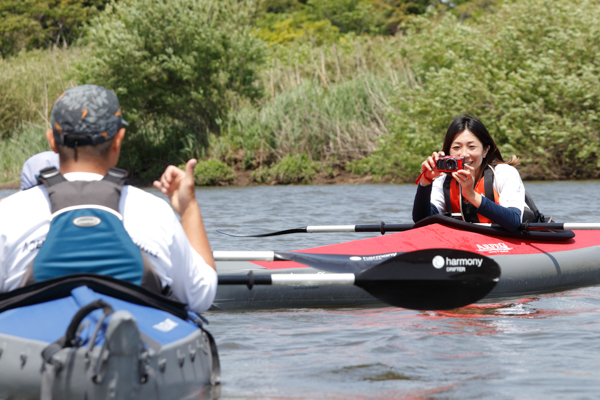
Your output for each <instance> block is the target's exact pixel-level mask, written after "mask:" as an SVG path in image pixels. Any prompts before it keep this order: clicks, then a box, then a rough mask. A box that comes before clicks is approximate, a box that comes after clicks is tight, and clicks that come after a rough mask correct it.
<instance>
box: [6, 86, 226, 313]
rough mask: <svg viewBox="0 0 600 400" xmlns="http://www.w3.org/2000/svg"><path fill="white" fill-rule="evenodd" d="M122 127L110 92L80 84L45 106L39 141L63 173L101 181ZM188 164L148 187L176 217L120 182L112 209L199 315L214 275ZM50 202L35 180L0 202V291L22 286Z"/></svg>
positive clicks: (44, 232) (166, 282)
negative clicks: (47, 118) (48, 110)
mask: <svg viewBox="0 0 600 400" xmlns="http://www.w3.org/2000/svg"><path fill="white" fill-rule="evenodd" d="M122 124H126V123H125V121H123V120H122V119H121V112H120V107H119V103H118V100H117V97H116V95H115V94H114V93H113V92H111V91H109V90H107V89H105V88H103V87H99V86H94V85H84V86H78V87H75V88H72V89H69V90H67V91H66V92H65V93H63V94H62V95H61V96H60V97H59V98H58V99H57V101H56V102H55V104H54V107H53V109H52V129H50V130H48V131H47V132H46V138H47V140H48V143H49V144H50V147H51V148H52V150H53V151H54V152H56V153H58V154H59V158H60V173H61V174H62V175H63V176H64V178H65V179H66V180H67V181H99V180H101V179H103V177H104V176H105V175H107V173H108V172H109V170H110V169H111V168H112V167H115V166H116V165H117V162H118V160H119V154H120V149H121V144H122V142H123V138H124V136H125V129H124V128H123V127H122ZM195 164H196V160H190V161H188V163H187V165H186V170H185V172H184V171H181V170H180V169H178V168H176V167H174V166H169V167H168V168H167V169H166V170H165V172H164V173H163V175H162V177H161V178H160V180H159V181H156V182H154V186H155V187H157V188H158V189H160V190H161V191H162V193H164V194H166V195H168V197H169V199H170V201H171V205H172V207H173V209H174V210H175V211H176V212H178V213H179V215H180V216H181V222H179V220H178V219H177V217H176V215H175V213H174V212H173V209H171V207H169V205H168V204H167V203H166V202H164V201H163V200H161V199H159V198H158V197H155V196H153V195H151V194H149V193H147V192H144V191H142V190H140V189H137V188H134V187H131V186H128V185H124V186H122V187H121V188H120V192H121V195H120V199H118V213H119V214H120V215H121V216H122V221H123V222H122V223H123V226H124V228H125V230H126V232H127V234H128V235H129V237H130V238H131V240H132V241H133V243H134V244H135V245H136V246H137V248H139V249H140V250H141V252H142V254H143V256H144V258H146V259H147V260H148V261H149V262H150V264H151V265H152V267H153V269H154V271H155V273H156V275H157V276H158V278H159V279H160V284H161V285H162V287H163V288H166V287H167V286H168V287H170V288H171V290H172V294H173V295H174V297H176V298H177V299H178V300H179V301H181V302H183V303H186V304H187V305H188V308H189V309H190V310H192V311H195V312H202V311H205V310H206V309H208V308H209V307H210V305H211V304H212V301H213V299H214V296H215V292H216V286H217V275H216V271H215V267H214V261H213V258H212V253H211V250H210V245H209V243H208V239H207V237H206V232H205V230H204V226H203V223H202V216H201V213H200V208H199V206H198V202H197V201H196V197H195V188H194V177H193V171H194V166H195ZM50 175H51V174H50ZM53 193H56V194H53V196H60V195H61V193H60V192H53ZM62 195H64V193H63V194H62ZM72 197H73V196H72ZM75 197H76V196H75ZM50 204H51V201H50V198H49V196H48V189H47V188H46V187H44V186H42V185H40V186H36V187H34V188H32V189H29V190H26V191H21V192H18V193H15V194H14V195H12V196H10V197H8V198H6V199H5V200H4V201H3V202H1V203H0V292H7V291H11V290H14V289H16V288H18V287H20V286H22V285H23V284H24V283H26V281H24V279H26V278H27V277H26V275H27V274H28V270H29V269H31V266H30V265H31V264H32V262H33V261H34V259H35V257H36V256H37V255H38V253H39V251H40V248H41V247H42V245H43V244H44V242H45V241H46V238H47V236H48V232H49V227H50V219H51V216H52V215H51V206H50ZM52 204H54V203H52ZM74 223H75V222H74ZM59 243H60V241H59ZM67 245H68V243H65V244H64V248H67V247H68V246H67ZM89 245H90V246H93V245H95V244H94V243H90V244H89ZM85 247H86V246H80V248H78V249H76V251H79V250H82V251H84V250H86V249H85ZM64 248H62V249H61V246H60V245H58V246H56V245H55V246H54V248H52V249H51V250H52V252H61V251H67V250H65V249H64ZM46 250H48V249H47V248H46ZM68 251H73V250H72V249H71V248H70V250H68ZM76 251H75V252H76ZM103 251H105V250H103ZM108 251H110V250H108ZM46 252H48V251H46ZM107 268H108V267H107Z"/></svg>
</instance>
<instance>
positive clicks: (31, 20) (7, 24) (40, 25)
mask: <svg viewBox="0 0 600 400" xmlns="http://www.w3.org/2000/svg"><path fill="white" fill-rule="evenodd" d="M109 1H110V0H69V1H47V0H0V57H8V56H13V55H16V54H18V52H19V51H20V50H22V49H28V50H31V49H34V48H45V47H48V46H51V45H52V44H58V43H61V41H62V43H64V44H66V43H71V42H72V41H74V40H75V39H77V37H78V35H79V34H80V28H81V26H82V25H83V24H84V23H85V22H87V21H89V20H90V19H91V18H92V17H93V16H95V15H98V13H99V12H100V11H101V10H103V9H104V6H105V5H106V3H108V2H109Z"/></svg>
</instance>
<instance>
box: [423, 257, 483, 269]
mask: <svg viewBox="0 0 600 400" xmlns="http://www.w3.org/2000/svg"><path fill="white" fill-rule="evenodd" d="M431 264H433V266H434V267H435V268H437V269H440V268H443V267H444V266H446V272H466V271H467V269H466V268H465V267H464V266H468V265H476V266H477V267H478V268H479V267H481V265H483V258H449V257H446V258H444V257H442V256H435V257H433V260H431Z"/></svg>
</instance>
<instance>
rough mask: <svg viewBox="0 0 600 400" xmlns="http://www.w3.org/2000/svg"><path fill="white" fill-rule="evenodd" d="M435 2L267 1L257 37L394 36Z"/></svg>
mask: <svg viewBox="0 0 600 400" xmlns="http://www.w3.org/2000/svg"><path fill="white" fill-rule="evenodd" d="M432 3H437V0H306V1H300V0H266V1H264V2H263V3H262V17H261V18H259V19H258V20H257V23H256V24H257V26H258V28H259V29H258V35H259V36H260V37H261V38H263V39H264V40H266V41H268V42H269V43H279V44H281V43H289V42H298V41H300V42H301V41H309V42H312V43H314V44H317V45H321V44H323V43H330V42H332V41H334V40H335V39H338V38H339V37H341V36H342V35H345V34H358V35H361V34H368V35H378V34H395V33H396V32H397V31H398V29H399V27H400V26H401V25H402V24H404V23H405V22H407V21H408V19H409V18H410V16H411V15H418V14H422V13H424V12H425V11H426V10H427V8H428V7H429V6H430V5H431V4H432Z"/></svg>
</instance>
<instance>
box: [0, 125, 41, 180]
mask: <svg viewBox="0 0 600 400" xmlns="http://www.w3.org/2000/svg"><path fill="white" fill-rule="evenodd" d="M45 131H46V128H45V127H44V126H42V125H35V124H32V123H27V122H25V123H22V124H20V125H19V126H18V127H17V128H16V129H15V130H14V131H13V132H12V135H11V136H10V137H9V138H7V139H4V140H0V185H15V186H18V185H19V178H20V175H21V167H22V166H23V163H24V162H25V161H26V160H27V159H28V158H29V157H31V156H32V155H34V154H37V153H40V152H42V151H48V150H50V146H49V145H48V142H47V141H46V135H45V134H44V133H45Z"/></svg>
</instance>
